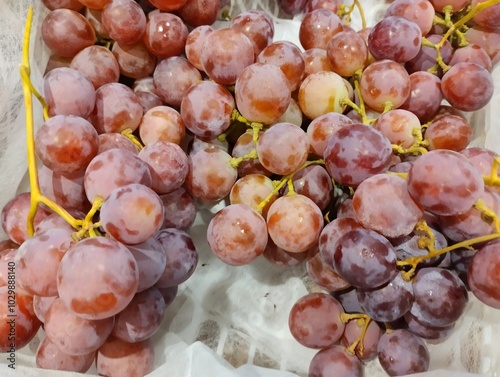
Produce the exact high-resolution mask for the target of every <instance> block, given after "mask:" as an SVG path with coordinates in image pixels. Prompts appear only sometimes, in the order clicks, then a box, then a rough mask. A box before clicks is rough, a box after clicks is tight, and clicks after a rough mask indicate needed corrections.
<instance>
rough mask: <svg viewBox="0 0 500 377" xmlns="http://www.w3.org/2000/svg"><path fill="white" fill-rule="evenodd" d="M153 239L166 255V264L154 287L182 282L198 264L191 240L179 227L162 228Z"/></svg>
mask: <svg viewBox="0 0 500 377" xmlns="http://www.w3.org/2000/svg"><path fill="white" fill-rule="evenodd" d="M155 239H156V240H157V241H158V242H159V243H160V245H161V246H162V248H163V252H164V253H165V255H166V257H167V264H166V265H165V269H164V270H163V271H162V275H161V276H160V279H159V280H158V281H157V282H156V287H158V288H169V287H175V286H178V285H179V284H182V283H184V282H185V281H186V280H187V279H189V278H190V277H191V275H192V274H193V273H194V271H195V269H196V266H197V265H198V251H197V250H196V246H195V245H194V243H193V240H192V239H191V237H190V236H189V234H187V233H186V232H185V231H183V230H179V229H162V230H160V231H159V232H158V233H156V234H155Z"/></svg>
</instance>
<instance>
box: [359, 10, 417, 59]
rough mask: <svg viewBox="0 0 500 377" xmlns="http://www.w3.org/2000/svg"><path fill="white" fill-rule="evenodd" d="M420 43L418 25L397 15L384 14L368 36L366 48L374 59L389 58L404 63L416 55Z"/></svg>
mask: <svg viewBox="0 0 500 377" xmlns="http://www.w3.org/2000/svg"><path fill="white" fill-rule="evenodd" d="M421 43H422V31H421V30H420V27H419V26H418V25H417V24H416V23H415V22H412V21H409V20H407V19H406V18H403V17H398V16H386V17H385V18H383V19H382V20H381V21H379V22H378V23H377V24H376V25H375V26H374V27H373V29H372V30H371V32H370V35H369V36H368V49H369V50H370V52H371V54H372V56H373V57H374V58H375V59H377V60H383V59H390V60H393V61H395V62H398V63H405V62H407V61H410V60H411V59H413V58H414V57H415V56H417V54H418V52H419V51H420V45H421Z"/></svg>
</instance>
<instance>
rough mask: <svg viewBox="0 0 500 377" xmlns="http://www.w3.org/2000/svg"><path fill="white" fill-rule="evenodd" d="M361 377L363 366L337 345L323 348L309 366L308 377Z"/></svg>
mask: <svg viewBox="0 0 500 377" xmlns="http://www.w3.org/2000/svg"><path fill="white" fill-rule="evenodd" d="M332 373H335V376H336V377H362V376H363V364H362V363H361V361H359V359H358V358H357V357H356V356H351V355H349V354H347V353H346V352H345V349H344V348H343V347H341V346H338V345H333V346H330V347H327V348H323V349H322V350H321V351H319V352H318V353H317V354H316V355H314V357H313V359H312V360H311V364H310V365H309V377H329V376H331V375H332Z"/></svg>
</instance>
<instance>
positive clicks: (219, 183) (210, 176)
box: [186, 148, 238, 202]
mask: <svg viewBox="0 0 500 377" xmlns="http://www.w3.org/2000/svg"><path fill="white" fill-rule="evenodd" d="M188 161H189V172H188V175H187V177H186V189H187V190H188V191H189V193H190V194H191V195H193V197H195V198H196V199H199V200H201V201H205V202H213V201H218V200H221V199H222V198H224V197H225V196H226V195H228V194H229V192H230V191H231V188H232V187H233V185H234V183H235V182H236V178H237V176H238V173H237V170H236V169H235V168H233V167H232V166H231V163H230V161H231V156H230V155H229V154H227V153H226V152H224V151H223V150H220V149H218V148H205V149H203V150H201V151H199V152H197V153H195V154H194V155H191V156H189V158H188Z"/></svg>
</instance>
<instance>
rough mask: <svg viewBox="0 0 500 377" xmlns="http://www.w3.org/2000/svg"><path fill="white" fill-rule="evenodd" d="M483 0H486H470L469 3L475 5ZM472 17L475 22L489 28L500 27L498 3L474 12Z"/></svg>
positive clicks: (499, 6) (483, 0) (499, 7)
mask: <svg viewBox="0 0 500 377" xmlns="http://www.w3.org/2000/svg"><path fill="white" fill-rule="evenodd" d="M485 1H486V0H472V2H471V5H472V6H473V7H475V6H477V5H478V4H480V3H484V2H485ZM472 19H473V20H474V22H475V23H476V24H478V25H479V26H482V27H487V28H491V29H495V28H500V5H499V4H493V5H490V6H488V7H487V8H485V9H483V10H482V11H481V12H479V13H478V14H476V15H475V16H474V17H473V18H472Z"/></svg>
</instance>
